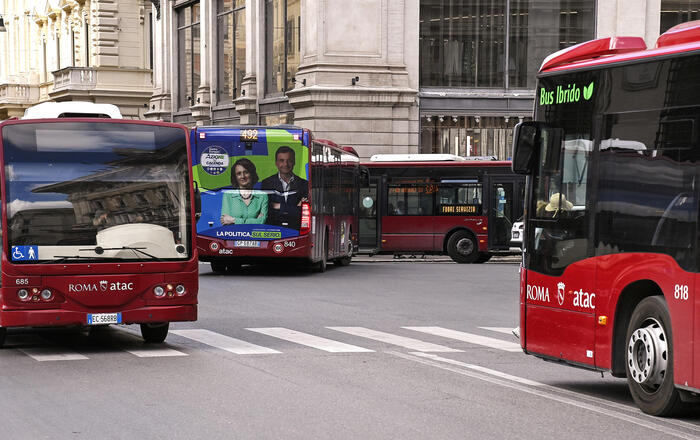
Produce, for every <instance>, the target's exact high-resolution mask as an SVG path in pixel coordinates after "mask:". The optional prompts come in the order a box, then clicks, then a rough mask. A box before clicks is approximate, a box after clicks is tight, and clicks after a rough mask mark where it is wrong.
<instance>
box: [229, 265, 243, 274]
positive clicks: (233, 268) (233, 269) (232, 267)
mask: <svg viewBox="0 0 700 440" xmlns="http://www.w3.org/2000/svg"><path fill="white" fill-rule="evenodd" d="M240 271H241V263H227V264H226V273H238V272H240Z"/></svg>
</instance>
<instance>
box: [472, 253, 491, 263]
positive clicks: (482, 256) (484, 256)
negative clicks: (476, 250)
mask: <svg viewBox="0 0 700 440" xmlns="http://www.w3.org/2000/svg"><path fill="white" fill-rule="evenodd" d="M491 257H493V254H489V253H486V252H482V253H481V254H479V258H477V259H476V262H477V263H486V262H487V261H489V260H490V259H491Z"/></svg>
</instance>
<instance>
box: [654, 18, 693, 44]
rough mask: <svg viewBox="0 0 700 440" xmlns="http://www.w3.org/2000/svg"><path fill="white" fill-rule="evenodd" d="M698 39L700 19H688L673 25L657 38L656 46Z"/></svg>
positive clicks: (691, 41) (690, 41)
mask: <svg viewBox="0 0 700 440" xmlns="http://www.w3.org/2000/svg"><path fill="white" fill-rule="evenodd" d="M698 41H700V20H695V21H689V22H687V23H681V24H678V25H676V26H673V27H672V28H671V29H669V30H667V31H666V32H664V33H663V34H661V36H660V37H659V39H658V40H656V47H667V46H675V45H676V44H683V43H694V42H698Z"/></svg>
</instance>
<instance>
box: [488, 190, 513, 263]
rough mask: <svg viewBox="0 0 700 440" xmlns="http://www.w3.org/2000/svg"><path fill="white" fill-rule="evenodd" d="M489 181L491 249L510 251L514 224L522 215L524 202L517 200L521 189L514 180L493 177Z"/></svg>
mask: <svg viewBox="0 0 700 440" xmlns="http://www.w3.org/2000/svg"><path fill="white" fill-rule="evenodd" d="M489 181H490V182H489V185H490V186H489V195H488V197H490V200H489V202H488V204H487V205H486V206H488V207H489V212H488V214H487V216H488V222H489V223H488V227H489V249H496V250H498V249H508V248H509V244H510V233H511V229H512V226H513V223H514V222H515V221H517V219H518V217H519V216H520V215H521V214H522V201H521V202H520V203H518V201H517V200H516V194H519V188H518V187H517V186H518V185H517V184H516V182H514V181H513V180H512V179H507V178H498V177H492V178H491V179H489ZM518 204H520V210H518Z"/></svg>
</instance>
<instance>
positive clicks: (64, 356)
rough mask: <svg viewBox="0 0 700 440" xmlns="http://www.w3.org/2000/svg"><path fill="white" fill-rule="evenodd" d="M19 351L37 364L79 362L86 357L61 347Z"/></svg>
mask: <svg viewBox="0 0 700 440" xmlns="http://www.w3.org/2000/svg"><path fill="white" fill-rule="evenodd" d="M19 351H21V352H22V353H24V354H26V355H27V356H29V357H31V358H32V359H34V360H36V361H39V362H46V361H81V360H84V359H89V358H88V357H87V356H83V355H82V354H79V353H76V352H74V351H72V350H67V349H64V348H61V347H35V348H20V349H19Z"/></svg>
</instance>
